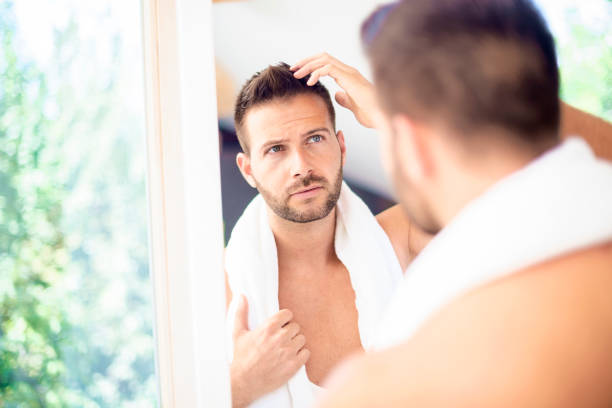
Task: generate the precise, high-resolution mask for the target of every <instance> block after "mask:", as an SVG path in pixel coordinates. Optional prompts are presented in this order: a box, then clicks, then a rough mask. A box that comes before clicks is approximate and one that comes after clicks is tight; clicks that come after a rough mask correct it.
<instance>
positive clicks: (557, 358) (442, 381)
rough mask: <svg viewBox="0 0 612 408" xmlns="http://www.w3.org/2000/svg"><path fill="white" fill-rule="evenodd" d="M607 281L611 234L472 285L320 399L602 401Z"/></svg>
mask: <svg viewBox="0 0 612 408" xmlns="http://www.w3.org/2000/svg"><path fill="white" fill-rule="evenodd" d="M611 287H612V243H611V244H607V245H602V246H599V247H595V248H590V249H587V250H583V251H580V252H577V253H574V254H571V255H567V256H564V257H562V258H558V259H555V260H552V261H550V262H546V263H543V264H540V265H537V266H534V267H531V268H528V269H526V270H524V271H520V272H518V273H516V274H513V275H511V276H510V277H508V278H505V279H502V280H500V281H497V282H494V283H492V284H490V285H487V286H484V287H481V288H478V289H476V290H474V291H472V292H470V293H468V294H466V295H465V296H462V297H461V298H459V299H457V300H456V301H454V302H453V303H451V304H449V305H448V306H446V307H444V308H443V309H442V310H441V311H440V312H439V313H438V314H437V315H436V316H434V317H433V318H432V319H430V320H429V321H428V323H426V324H425V325H424V326H423V327H422V328H421V329H420V330H419V332H418V333H417V334H416V335H415V336H414V337H412V338H411V339H410V340H409V341H407V342H406V343H404V344H401V345H399V346H397V347H394V348H392V349H388V350H385V351H383V352H380V353H373V354H371V355H369V356H367V357H366V358H364V359H362V360H359V361H356V362H353V363H352V364H353V367H352V368H351V369H350V370H345V372H347V373H350V374H349V375H347V376H346V377H345V378H342V379H339V380H338V382H337V384H336V385H335V387H334V389H335V390H336V391H335V392H332V393H330V395H329V399H328V400H327V401H330V402H333V404H334V405H324V406H371V405H372V404H373V403H374V402H375V401H376V398H379V401H380V398H381V396H384V399H385V406H390V407H392V406H398V407H399V406H428V407H438V406H440V407H442V406H455V407H468V406H469V407H475V406H476V407H479V406H483V407H484V406H496V407H506V406H508V407H510V406H525V407H536V406H538V407H540V406H554V407H575V406H590V407H609V406H612V346H611V345H612V296H610V288H611ZM355 390H359V391H355ZM355 394H358V395H355ZM387 400H389V403H387ZM327 401H326V402H325V403H327ZM351 404H352V405H351Z"/></svg>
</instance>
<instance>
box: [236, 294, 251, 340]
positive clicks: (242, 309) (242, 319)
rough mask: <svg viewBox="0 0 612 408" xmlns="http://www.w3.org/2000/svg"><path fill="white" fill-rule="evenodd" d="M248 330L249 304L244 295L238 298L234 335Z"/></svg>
mask: <svg viewBox="0 0 612 408" xmlns="http://www.w3.org/2000/svg"><path fill="white" fill-rule="evenodd" d="M248 330H249V304H248V302H247V299H246V297H245V296H244V295H240V298H239V299H238V307H236V314H235V317H234V337H236V336H237V335H239V334H240V333H242V332H243V331H248Z"/></svg>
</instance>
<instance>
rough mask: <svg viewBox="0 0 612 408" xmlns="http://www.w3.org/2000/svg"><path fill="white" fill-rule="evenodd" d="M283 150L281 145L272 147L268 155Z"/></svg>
mask: <svg viewBox="0 0 612 408" xmlns="http://www.w3.org/2000/svg"><path fill="white" fill-rule="evenodd" d="M282 149H283V147H282V146H281V145H275V146H272V147H271V148H270V149H268V153H278V152H280V151H281V150H282Z"/></svg>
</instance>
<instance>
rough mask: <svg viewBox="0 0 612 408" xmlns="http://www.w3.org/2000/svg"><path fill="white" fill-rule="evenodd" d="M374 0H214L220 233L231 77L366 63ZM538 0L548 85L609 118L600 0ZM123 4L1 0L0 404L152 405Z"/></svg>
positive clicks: (368, 136) (387, 197)
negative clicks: (547, 29)
mask: <svg viewBox="0 0 612 408" xmlns="http://www.w3.org/2000/svg"><path fill="white" fill-rule="evenodd" d="M379 3H380V2H379V1H371V0H354V1H351V2H350V3H348V2H330V1H322V0H313V1H310V2H296V1H281V0H242V1H233V2H219V3H218V4H215V5H214V6H213V17H214V27H213V29H214V37H215V47H216V57H217V69H218V71H217V79H218V87H219V111H220V116H219V123H220V138H221V139H220V140H221V141H222V151H221V163H222V164H221V166H222V182H223V207H224V208H223V210H224V219H225V224H226V238H227V237H228V236H229V231H231V226H232V225H233V223H234V222H235V219H236V217H237V216H238V215H239V214H240V213H241V212H242V209H243V208H244V206H245V205H246V204H247V203H248V201H249V200H250V198H251V197H252V196H253V195H254V191H253V190H252V189H251V188H250V187H249V186H248V185H247V184H246V183H244V182H243V181H242V178H241V176H240V175H239V173H238V172H237V169H236V166H235V163H234V157H235V154H236V152H237V151H238V150H237V149H238V145H237V143H236V140H235V135H234V133H233V125H232V121H231V117H232V109H233V102H234V98H235V95H236V93H237V91H238V89H239V87H240V86H241V85H242V83H244V81H245V80H246V79H247V78H249V77H250V76H251V75H252V74H253V73H255V72H256V71H258V70H261V69H263V68H265V67H266V66H267V65H268V64H271V63H276V62H278V61H287V62H289V63H293V62H296V61H297V60H299V59H301V58H303V57H305V56H308V55H311V54H314V53H317V52H321V51H327V52H329V53H331V54H332V55H335V56H337V57H338V58H340V59H341V60H343V61H345V62H346V63H348V64H351V65H353V66H355V67H357V68H358V69H360V70H361V71H362V72H363V73H364V74H366V76H368V77H369V70H368V67H367V64H366V61H365V59H364V57H363V55H362V53H361V49H360V45H359V40H358V29H359V24H360V22H361V21H362V19H363V18H364V17H365V16H366V15H367V14H368V13H369V12H370V11H371V10H372V9H373V8H374V7H375V6H376V5H377V4H379ZM347 4H350V7H347ZM538 4H539V5H540V6H541V7H542V10H543V12H544V14H545V15H546V17H547V18H548V20H549V23H550V24H551V27H552V29H553V31H554V34H555V37H556V39H557V46H558V50H559V54H560V65H561V73H562V81H563V90H562V96H563V98H564V99H565V100H566V101H567V102H569V103H571V104H574V105H575V106H577V107H579V108H581V109H584V110H586V111H588V112H591V113H594V114H596V115H599V116H602V117H604V118H606V119H607V120H612V32H611V30H610V27H612V3H611V2H610V1H608V0H589V1H588V2H578V0H556V1H552V0H549V1H539V2H538ZM140 9H141V4H140V2H139V1H136V0H131V1H125V0H108V1H104V2H94V1H83V0H55V1H53V2H50V1H42V0H2V1H1V2H0V44H1V46H0V407H2V408H4V407H150V406H156V405H157V395H156V394H157V380H156V375H155V358H154V339H153V327H152V321H153V319H152V313H153V308H152V304H153V303H152V302H153V299H152V290H151V284H150V277H149V261H148V258H149V254H148V252H149V247H148V226H147V197H146V180H145V174H146V172H145V169H146V155H145V152H146V150H145V129H144V123H145V118H144V91H143V82H144V77H143V63H142V38H141V37H142V36H141V16H140ZM324 83H325V84H326V85H329V88H330V91H332V92H335V91H336V90H337V88H336V87H335V85H334V84H333V83H331V82H330V81H328V80H324ZM337 111H338V128H339V129H342V130H344V132H345V134H346V139H347V145H348V162H347V165H346V169H345V175H346V178H347V180H348V181H349V183H350V184H351V185H352V186H353V187H355V188H356V189H357V192H358V193H359V194H360V195H362V197H363V198H364V199H365V201H366V202H367V203H368V204H369V205H370V207H371V208H372V209H373V210H374V211H378V210H379V209H382V208H385V207H386V206H388V205H390V203H391V202H392V201H391V200H392V199H393V196H392V194H391V191H390V188H389V184H388V182H387V181H386V179H385V177H384V175H383V172H382V168H381V166H380V163H379V160H378V157H379V153H378V144H377V140H376V134H375V132H372V131H369V130H367V129H363V128H361V127H360V126H359V125H358V124H357V123H356V122H355V120H354V118H353V117H352V114H350V113H348V112H346V111H345V110H344V109H342V108H339V107H338V108H337ZM203 137H217V135H203Z"/></svg>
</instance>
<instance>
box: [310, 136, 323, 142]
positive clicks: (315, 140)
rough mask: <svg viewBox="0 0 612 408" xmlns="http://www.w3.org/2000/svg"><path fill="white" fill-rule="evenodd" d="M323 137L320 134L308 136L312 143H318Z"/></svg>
mask: <svg viewBox="0 0 612 408" xmlns="http://www.w3.org/2000/svg"><path fill="white" fill-rule="evenodd" d="M322 139H323V138H322V137H321V135H314V136H311V137H310V138H309V140H310V141H311V142H313V143H319V142H320V141H321V140H322Z"/></svg>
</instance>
